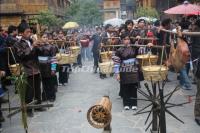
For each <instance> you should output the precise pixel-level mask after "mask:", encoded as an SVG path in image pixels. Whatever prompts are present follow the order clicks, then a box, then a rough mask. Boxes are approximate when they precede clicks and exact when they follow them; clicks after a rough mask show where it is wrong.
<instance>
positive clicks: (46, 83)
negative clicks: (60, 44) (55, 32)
mask: <svg viewBox="0 0 200 133" xmlns="http://www.w3.org/2000/svg"><path fill="white" fill-rule="evenodd" d="M40 43H42V44H41V45H42V46H41V47H40V49H41V51H43V52H42V53H41V55H40V56H39V61H40V63H39V66H40V72H41V77H42V84H43V92H42V99H43V100H49V101H52V102H53V101H55V99H56V90H57V83H56V82H55V81H56V80H57V77H56V65H57V64H56V62H55V56H56V53H57V52H58V50H57V48H55V47H54V46H52V45H50V44H49V43H48V35H47V34H44V35H43V36H42V38H41V42H40Z"/></svg>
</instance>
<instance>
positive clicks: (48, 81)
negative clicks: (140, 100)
mask: <svg viewBox="0 0 200 133" xmlns="http://www.w3.org/2000/svg"><path fill="white" fill-rule="evenodd" d="M53 80H54V78H53V76H52V77H48V78H46V77H45V78H44V77H43V78H42V85H43V92H42V99H43V100H50V99H53V100H55V99H56V88H55V87H56V86H55V82H54V81H53Z"/></svg>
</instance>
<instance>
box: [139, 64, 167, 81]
mask: <svg viewBox="0 0 200 133" xmlns="http://www.w3.org/2000/svg"><path fill="white" fill-rule="evenodd" d="M142 71H143V75H144V79H145V80H147V81H151V80H152V81H154V82H156V81H163V80H165V79H166V78H167V75H168V67H166V66H163V65H152V66H143V67H142Z"/></svg>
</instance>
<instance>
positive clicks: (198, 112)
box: [194, 78, 200, 120]
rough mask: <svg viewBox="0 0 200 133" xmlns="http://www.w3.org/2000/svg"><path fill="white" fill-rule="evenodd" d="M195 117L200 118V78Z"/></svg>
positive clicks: (199, 80) (198, 80)
mask: <svg viewBox="0 0 200 133" xmlns="http://www.w3.org/2000/svg"><path fill="white" fill-rule="evenodd" d="M194 115H195V118H196V119H198V120H200V79H198V78H197V94H196V100H195V107H194Z"/></svg>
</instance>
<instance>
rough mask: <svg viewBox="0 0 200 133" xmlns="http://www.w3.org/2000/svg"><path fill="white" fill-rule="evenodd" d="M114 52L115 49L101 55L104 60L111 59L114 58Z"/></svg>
mask: <svg viewBox="0 0 200 133" xmlns="http://www.w3.org/2000/svg"><path fill="white" fill-rule="evenodd" d="M112 54H113V51H106V52H101V53H100V57H101V60H102V62H108V61H110V60H111V59H112Z"/></svg>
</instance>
